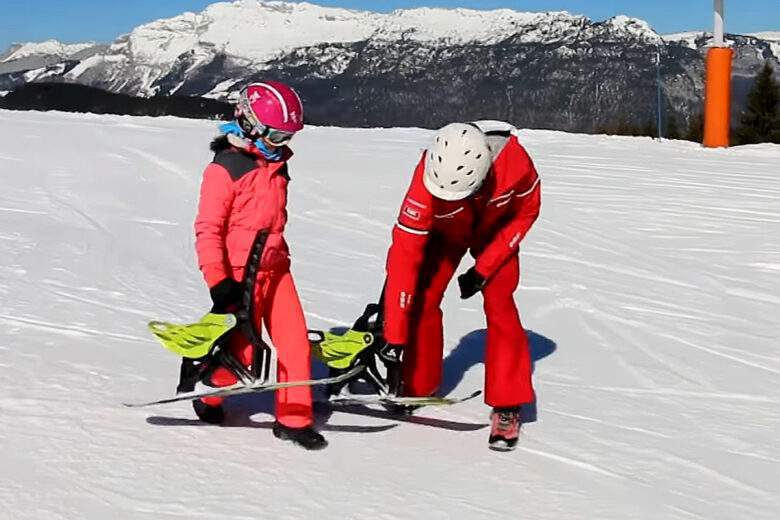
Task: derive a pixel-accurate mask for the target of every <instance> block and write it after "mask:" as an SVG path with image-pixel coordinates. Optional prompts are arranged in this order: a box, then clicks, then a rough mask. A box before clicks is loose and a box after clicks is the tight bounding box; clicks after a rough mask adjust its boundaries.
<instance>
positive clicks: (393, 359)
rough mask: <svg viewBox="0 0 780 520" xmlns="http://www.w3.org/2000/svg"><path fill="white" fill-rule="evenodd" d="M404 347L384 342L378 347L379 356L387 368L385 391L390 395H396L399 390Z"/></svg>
mask: <svg viewBox="0 0 780 520" xmlns="http://www.w3.org/2000/svg"><path fill="white" fill-rule="evenodd" d="M403 352H404V348H403V346H401V345H393V344H392V343H388V344H386V345H385V346H384V347H382V348H380V349H379V358H380V359H381V360H382V362H383V363H384V364H385V367H386V368H387V391H388V393H389V394H390V395H398V393H399V392H400V391H401V359H402V358H403Z"/></svg>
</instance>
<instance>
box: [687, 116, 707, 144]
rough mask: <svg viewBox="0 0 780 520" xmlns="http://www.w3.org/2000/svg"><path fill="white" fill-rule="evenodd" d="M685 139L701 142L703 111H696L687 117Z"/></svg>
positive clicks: (702, 137) (702, 135)
mask: <svg viewBox="0 0 780 520" xmlns="http://www.w3.org/2000/svg"><path fill="white" fill-rule="evenodd" d="M685 139H686V140H687V141H693V142H694V143H701V142H702V140H703V139H704V113H703V112H696V113H694V114H692V115H691V117H690V119H688V130H687V131H686V132H685Z"/></svg>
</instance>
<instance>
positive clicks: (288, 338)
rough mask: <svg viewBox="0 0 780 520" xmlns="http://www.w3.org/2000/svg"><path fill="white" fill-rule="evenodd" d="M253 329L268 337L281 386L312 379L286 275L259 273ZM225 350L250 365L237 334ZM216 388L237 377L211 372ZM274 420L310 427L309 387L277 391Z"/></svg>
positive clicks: (248, 350)
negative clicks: (263, 332)
mask: <svg viewBox="0 0 780 520" xmlns="http://www.w3.org/2000/svg"><path fill="white" fill-rule="evenodd" d="M254 318H255V326H256V327H257V330H258V331H260V330H262V329H261V327H262V326H263V325H264V326H265V329H266V330H267V331H268V335H269V336H270V337H271V343H273V346H274V348H275V349H276V354H277V358H278V379H279V381H280V382H286V381H303V380H307V379H311V350H310V346H309V339H308V334H307V330H306V321H305V319H304V316H303V308H302V307H301V302H300V299H299V298H298V291H297V290H296V289H295V284H294V282H293V278H292V275H291V274H290V272H289V271H285V272H282V273H277V272H261V273H259V274H258V277H257V285H256V288H255V316H254ZM228 348H229V349H230V351H231V352H232V353H233V355H234V356H236V359H238V360H239V361H240V362H241V363H242V364H243V365H244V366H249V364H250V363H251V362H252V345H251V344H250V343H249V340H248V339H247V338H246V337H245V336H244V335H243V334H241V333H240V332H238V331H235V332H233V333H232V335H231V337H230V343H229V346H228ZM211 381H212V383H213V384H214V385H215V386H228V385H232V384H235V383H236V376H235V375H234V374H233V373H232V372H230V371H229V370H227V369H225V368H222V367H220V368H218V369H216V370H215V371H214V374H213V375H212V377H211ZM203 401H204V402H205V403H207V404H210V405H212V406H216V405H218V404H220V403H221V402H222V398H219V397H208V398H204V399H203ZM276 419H277V420H278V421H279V422H280V423H282V424H284V425H285V426H289V427H291V428H302V427H305V426H310V425H311V424H312V397H311V387H309V386H297V387H293V388H284V389H279V390H277V391H276Z"/></svg>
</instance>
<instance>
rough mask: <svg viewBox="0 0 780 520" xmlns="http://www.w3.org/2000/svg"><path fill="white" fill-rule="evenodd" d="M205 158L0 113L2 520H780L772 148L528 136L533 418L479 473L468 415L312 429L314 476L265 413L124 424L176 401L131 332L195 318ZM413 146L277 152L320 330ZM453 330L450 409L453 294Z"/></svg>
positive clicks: (379, 258) (451, 301)
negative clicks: (538, 196) (533, 216)
mask: <svg viewBox="0 0 780 520" xmlns="http://www.w3.org/2000/svg"><path fill="white" fill-rule="evenodd" d="M214 131H215V124H214V123H213V122H204V121H190V120H180V119H173V118H161V119H149V118H132V117H118V116H94V115H73V114H71V115H65V114H58V113H48V114H44V113H21V112H0V142H1V143H2V144H1V145H0V172H2V179H3V189H2V190H0V257H2V259H3V261H2V262H0V302H2V305H0V324H1V325H0V326H1V327H2V337H1V339H0V388H2V389H3V391H2V396H0V468H2V471H0V504H2V508H1V509H0V517H2V518H3V519H14V520H20V519H43V518H45V519H76V518H78V519H104V518H121V519H131V518H132V519H135V518H149V519H163V518H187V519H192V518H203V519H217V518H233V519H257V518H264V519H265V518H267V519H271V518H278V519H309V518H318V519H353V518H377V519H379V518H382V519H416V518H424V519H426V520H433V519H451V518H469V519H472V518H474V519H480V518H534V519H551V520H552V519H555V520H561V519H584V518H598V519H600V520H605V519H615V520H625V519H658V518H663V519H677V518H679V519H691V518H702V519H708V520H714V519H723V520H726V519H735V518H740V519H747V518H750V519H776V518H778V517H779V516H780V501H779V499H778V496H779V495H780V480H779V479H778V478H777V476H778V472H777V470H778V464H780V446H779V441H778V435H777V433H778V431H780V421H779V420H778V419H780V407H779V406H778V404H780V377H779V376H780V352H779V351H778V343H779V342H778V340H780V326H779V323H780V322H778V309H779V308H780V169H779V168H778V165H779V164H780V147H778V146H773V145H765V146H764V145H762V146H753V147H743V148H735V149H730V150H704V149H701V148H700V147H699V146H697V145H695V144H692V143H687V142H663V143H657V142H653V141H651V140H650V139H640V138H610V137H598V136H585V135H570V134H564V133H557V132H542V131H523V132H521V136H522V140H523V142H524V143H525V145H526V146H527V147H528V149H529V150H530V152H531V154H532V155H533V157H534V158H535V159H536V164H537V166H538V169H539V171H540V172H541V175H542V178H543V189H544V191H543V210H542V215H541V218H540V220H539V221H538V223H537V225H536V226H535V227H534V229H533V230H532V232H531V233H530V235H529V236H528V238H527V239H526V240H525V242H524V243H523V246H522V262H523V280H522V286H521V288H520V289H519V290H518V292H517V301H518V304H519V306H520V308H521V312H522V315H523V320H524V324H525V326H526V327H527V328H528V329H529V333H530V335H531V338H532V342H533V351H534V352H533V354H534V358H535V360H536V371H535V381H536V386H537V391H538V403H537V408H536V421H535V422H530V423H529V424H527V425H526V427H525V428H524V434H523V438H522V442H521V444H520V447H519V449H518V450H517V451H516V452H514V453H510V454H498V453H495V452H491V451H489V450H488V449H487V447H486V440H487V434H488V432H487V430H486V429H485V428H484V427H482V425H484V424H485V423H486V422H487V421H486V418H487V413H488V409H487V407H486V406H485V405H484V404H482V403H481V402H479V401H478V400H474V401H470V402H468V403H465V404H463V405H461V406H458V407H452V408H449V409H438V410H435V409H427V410H424V411H422V412H421V413H420V416H421V418H419V419H413V420H412V421H410V422H395V421H393V420H390V419H388V418H387V417H386V416H383V414H382V413H381V412H374V413H372V412H366V411H362V412H361V413H345V412H339V411H336V412H334V413H332V414H330V415H329V416H328V414H327V413H320V414H319V416H318V417H319V422H320V427H321V429H322V430H323V431H324V433H325V435H326V436H327V438H328V439H329V440H330V443H331V444H330V447H329V448H328V449H327V450H325V451H322V452H317V453H309V452H305V451H303V450H301V449H299V448H297V447H294V446H291V445H288V444H285V443H282V442H280V441H278V440H276V439H274V438H273V436H272V434H271V432H270V426H271V424H272V417H271V415H269V411H270V409H271V400H270V398H269V397H268V396H250V397H242V398H239V399H236V400H234V401H233V402H230V403H229V408H228V414H229V422H228V424H227V425H226V426H224V427H218V426H203V425H201V424H200V423H198V422H197V421H196V420H195V419H194V416H193V414H192V411H191V409H190V407H189V404H187V403H183V404H175V405H169V406H162V407H157V408H147V409H134V410H130V409H126V408H124V407H122V405H121V403H122V402H123V401H129V400H136V401H137V400H147V399H152V398H156V397H162V396H165V395H169V394H170V393H172V392H173V390H174V387H175V383H176V379H177V375H178V361H177V359H176V358H175V357H174V356H173V355H172V354H169V353H168V352H167V351H165V350H163V349H162V348H161V347H159V346H158V345H157V344H156V343H155V342H154V340H153V339H152V337H151V336H150V335H149V334H148V333H147V332H146V329H145V324H146V322H147V321H148V320H149V319H154V318H156V319H169V320H180V321H188V320H193V319H195V318H197V317H198V316H199V315H200V314H201V313H203V312H204V311H205V310H206V309H207V308H208V306H209V300H208V293H207V291H206V289H205V287H204V285H203V283H202V281H201V277H200V274H199V273H198V270H197V267H196V262H195V256H194V250H193V230H192V222H193V218H194V213H195V208H196V204H197V195H198V187H199V181H200V174H201V171H202V169H203V167H204V166H205V164H206V163H207V162H208V161H209V160H210V154H209V152H208V142H209V140H210V138H211V137H212V136H213V135H214ZM429 136H430V133H429V132H428V131H425V130H418V129H393V130H349V129H338V128H309V129H307V130H305V131H304V132H303V133H302V134H301V135H300V136H299V137H297V138H296V140H295V141H294V145H295V150H296V156H295V157H294V158H293V159H292V163H291V172H292V175H293V182H292V183H291V185H290V208H289V209H290V226H289V240H290V242H291V244H292V249H293V255H294V273H295V276H296V278H297V282H298V286H299V288H300V292H301V295H302V298H303V301H304V306H305V309H306V311H307V316H308V320H309V324H310V326H312V327H322V328H327V327H331V326H339V325H345V324H349V323H350V322H351V321H352V320H353V319H354V318H355V317H356V315H357V314H358V313H359V312H360V311H361V310H362V307H363V305H364V304H365V303H367V302H368V301H371V300H372V299H374V298H375V297H376V295H377V293H378V292H379V290H380V286H381V283H382V276H383V263H384V256H385V251H386V248H387V245H388V241H389V235H390V227H391V225H392V223H393V221H394V216H395V212H396V210H397V206H398V204H399V203H400V200H401V197H402V194H403V192H404V189H405V187H406V185H407V182H408V179H409V176H410V172H411V169H412V167H413V166H414V163H415V161H416V160H417V158H418V157H419V152H420V149H421V148H422V147H423V146H425V143H426V139H428V138H429ZM467 266H468V262H464V265H463V266H462V268H463V269H465V268H466V267H467ZM445 316H446V350H447V358H446V359H445V361H444V364H445V370H446V378H445V379H446V380H445V382H444V384H443V388H442V392H443V393H449V394H450V395H463V394H466V393H468V392H471V391H473V390H474V389H477V388H480V387H481V384H482V378H483V373H484V370H483V365H482V364H481V357H482V350H483V340H484V332H483V329H484V319H483V316H482V313H481V308H480V302H479V299H478V298H475V299H474V300H469V301H466V302H462V301H460V300H459V299H458V297H457V294H456V292H455V290H452V289H451V290H450V291H449V292H448V294H447V297H446V301H445ZM317 371H318V373H321V369H319V368H318V369H317ZM352 411H353V412H356V411H358V410H352ZM525 415H526V416H527V418H528V419H533V418H534V417H533V416H534V410H533V409H530V408H529V409H527V410H525Z"/></svg>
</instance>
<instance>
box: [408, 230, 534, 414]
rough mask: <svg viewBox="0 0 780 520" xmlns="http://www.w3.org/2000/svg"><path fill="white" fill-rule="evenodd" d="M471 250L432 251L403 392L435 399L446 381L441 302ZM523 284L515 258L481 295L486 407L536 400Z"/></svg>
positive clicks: (419, 299)
mask: <svg viewBox="0 0 780 520" xmlns="http://www.w3.org/2000/svg"><path fill="white" fill-rule="evenodd" d="M465 253H466V251H465V250H464V249H463V248H462V247H459V246H448V245H446V244H437V247H435V248H430V249H429V252H428V255H427V257H426V259H425V265H424V267H423V269H422V273H421V278H420V279H421V281H422V283H421V286H420V287H419V288H418V292H417V294H418V295H417V297H416V298H417V303H416V306H415V317H416V319H415V320H413V322H412V324H411V330H410V336H409V342H408V344H407V345H406V346H405V348H404V357H403V373H404V393H405V394H406V395H409V396H427V395H432V394H433V393H434V392H436V390H437V389H438V387H439V384H440V383H441V378H442V356H443V352H444V330H443V324H442V311H441V301H442V298H443V297H444V290H445V289H446V288H447V285H448V284H449V282H450V280H451V279H452V277H453V275H454V274H455V270H456V269H457V267H458V264H459V263H460V261H461V259H462V258H463V256H464V254H465ZM519 281H520V259H519V256H518V255H514V256H512V257H511V258H510V259H509V260H507V262H506V263H504V265H503V266H502V267H501V268H499V270H498V271H497V272H496V273H495V274H494V275H493V276H492V277H491V278H490V280H489V281H488V283H487V284H486V285H485V287H484V288H483V290H482V295H483V299H484V310H485V316H486V318H487V345H486V352H485V403H487V404H488V405H489V406H493V407H513V406H518V405H521V404H525V403H530V402H533V401H534V398H535V397H534V390H533V384H532V382H531V355H530V349H529V345H528V336H527V335H526V333H525V330H524V329H523V326H522V324H521V323H520V316H519V314H518V311H517V306H516V305H515V301H514V296H513V295H514V292H515V289H517V285H518V282H519Z"/></svg>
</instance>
